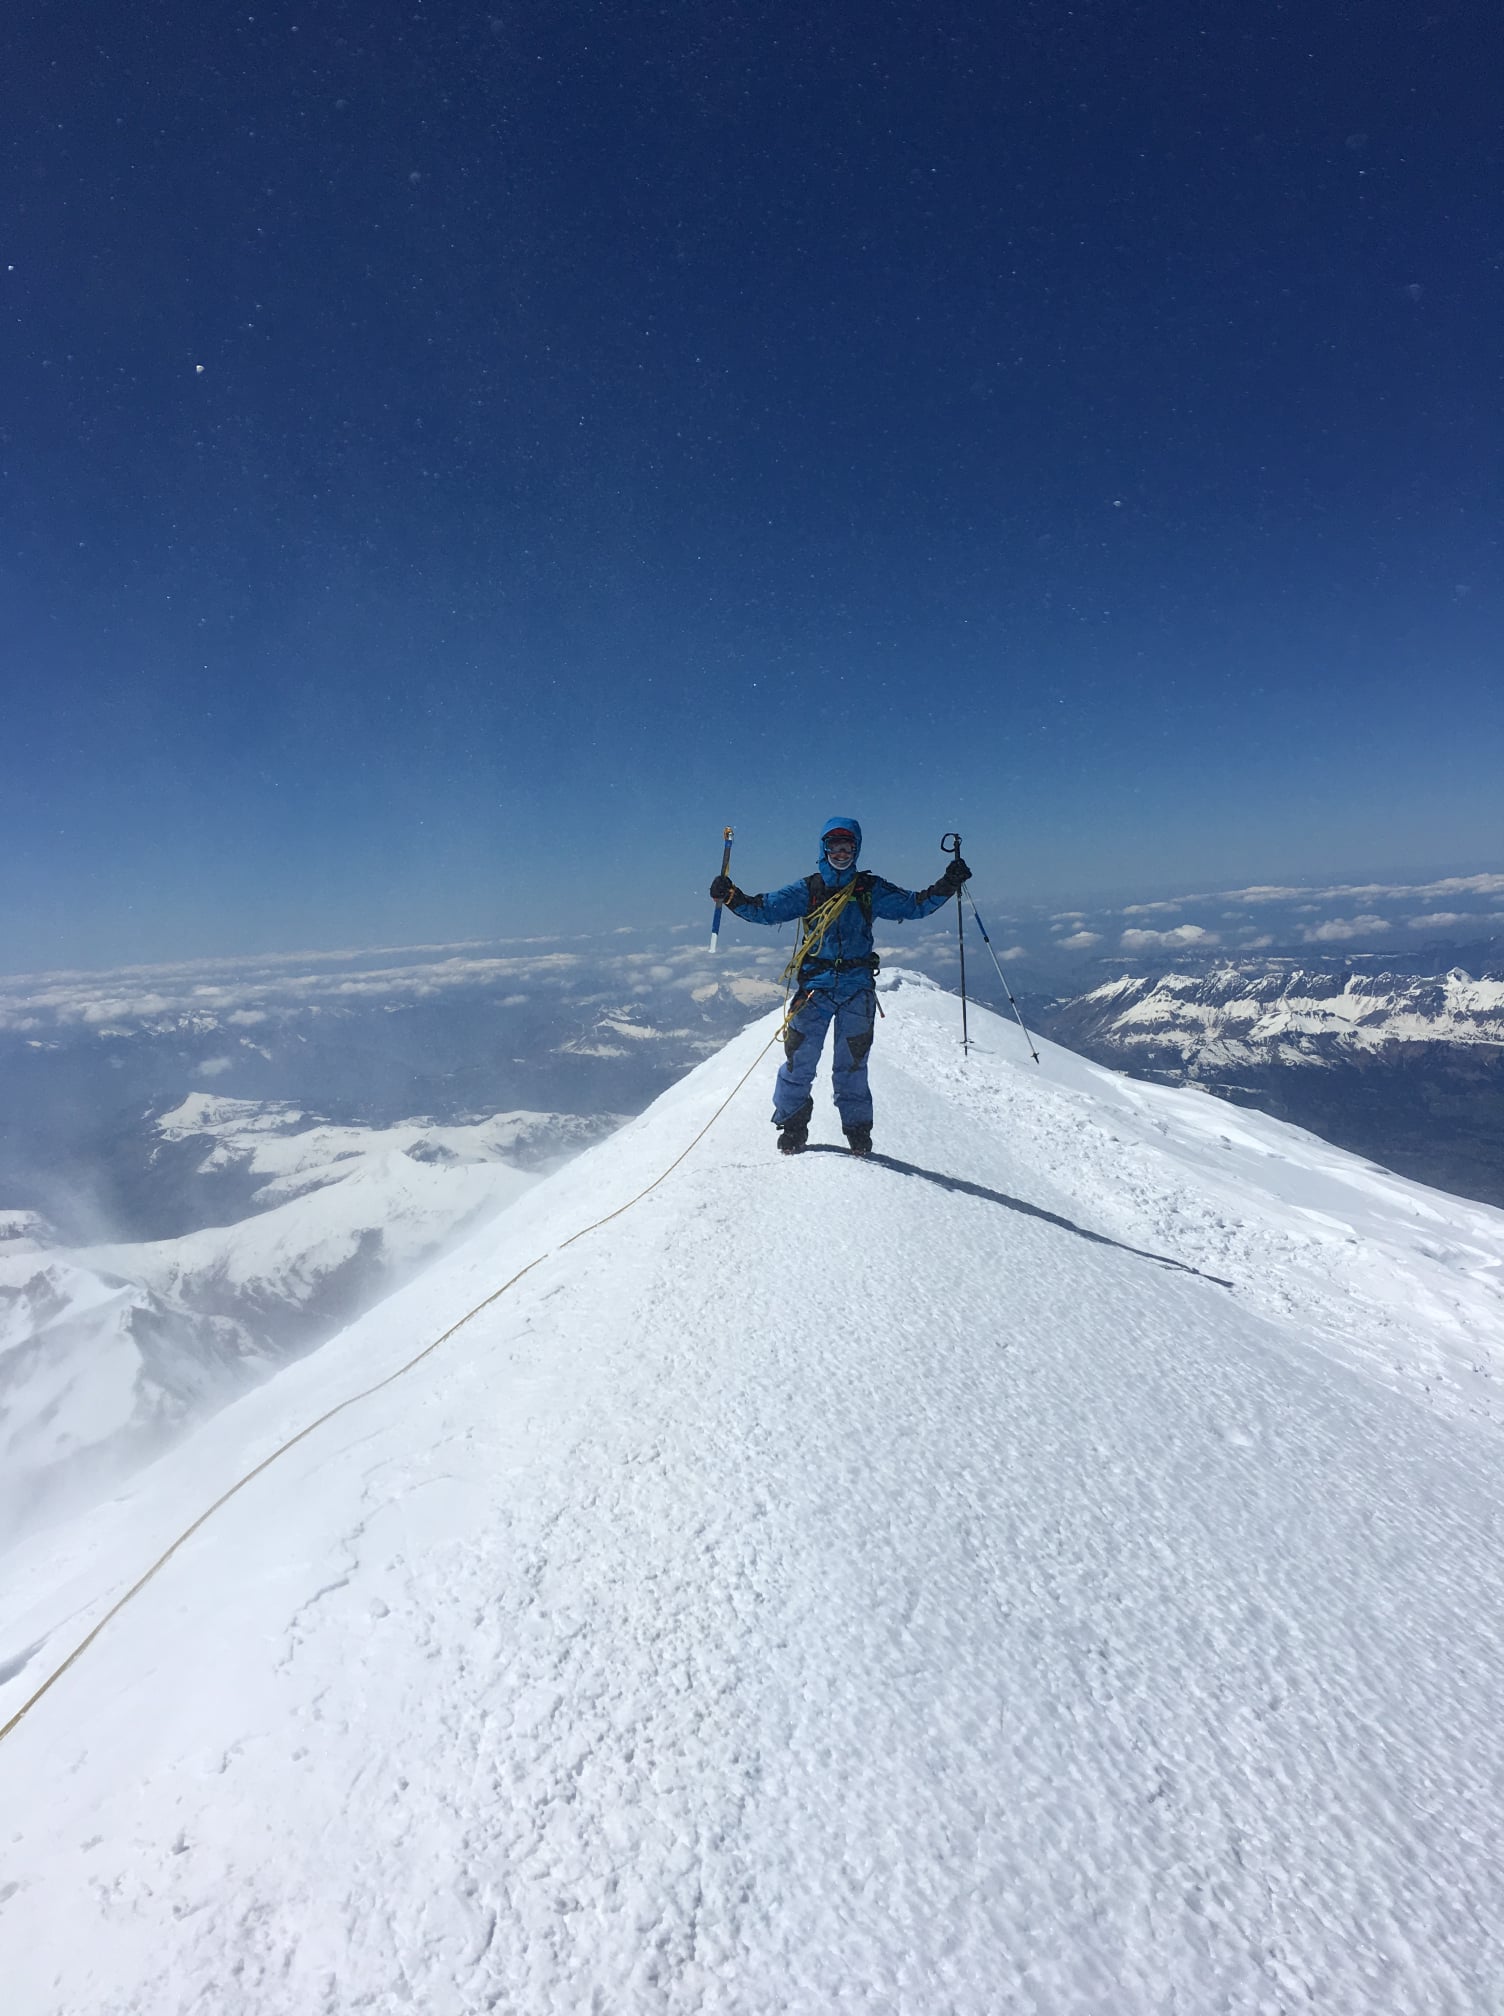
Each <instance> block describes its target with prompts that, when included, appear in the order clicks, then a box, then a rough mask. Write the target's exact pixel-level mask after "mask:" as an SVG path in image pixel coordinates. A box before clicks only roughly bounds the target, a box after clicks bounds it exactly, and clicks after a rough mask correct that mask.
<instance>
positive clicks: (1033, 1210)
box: [804, 1141, 1234, 1288]
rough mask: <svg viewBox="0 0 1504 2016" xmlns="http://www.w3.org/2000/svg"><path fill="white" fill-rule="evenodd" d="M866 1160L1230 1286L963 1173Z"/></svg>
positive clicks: (830, 1145)
mask: <svg viewBox="0 0 1504 2016" xmlns="http://www.w3.org/2000/svg"><path fill="white" fill-rule="evenodd" d="M804 1152H805V1154H806V1155H840V1156H842V1157H843V1158H846V1159H848V1160H849V1159H850V1156H851V1151H850V1150H849V1149H847V1148H837V1147H836V1145H835V1143H834V1142H833V1141H811V1142H810V1144H809V1146H808V1147H807V1148H806V1149H805V1151H804ZM861 1159H862V1160H863V1161H866V1162H876V1163H878V1164H879V1165H880V1166H881V1167H882V1168H884V1169H891V1170H892V1171H893V1172H894V1174H895V1175H898V1176H919V1177H922V1178H923V1180H924V1181H925V1182H926V1183H938V1184H939V1186H940V1188H941V1189H942V1190H954V1191H957V1192H958V1193H959V1194H960V1195H961V1196H963V1197H980V1198H981V1199H982V1201H983V1202H984V1203H986V1204H1001V1205H1002V1207H1003V1209H1004V1210H1005V1211H1017V1212H1018V1213H1019V1214H1020V1215H1021V1216H1022V1217H1025V1218H1042V1219H1043V1220H1044V1222H1045V1223H1046V1225H1058V1226H1059V1227H1060V1229H1061V1231H1062V1232H1074V1233H1075V1235H1076V1237H1077V1238H1078V1239H1090V1241H1091V1242H1092V1244H1093V1245H1094V1246H1115V1247H1116V1248H1117V1250H1118V1252H1119V1253H1132V1254H1133V1255H1134V1257H1135V1258H1136V1259H1139V1260H1152V1261H1153V1262H1154V1264H1155V1266H1156V1267H1169V1268H1171V1269H1172V1270H1173V1271H1174V1272H1175V1273H1177V1274H1194V1275H1195V1276H1196V1279H1197V1280H1198V1281H1211V1282H1214V1283H1215V1284H1216V1286H1217V1287H1218V1288H1231V1287H1232V1286H1233V1285H1234V1284H1233V1283H1232V1282H1231V1281H1224V1280H1223V1279H1222V1277H1221V1275H1220V1274H1203V1273H1202V1271H1201V1269H1200V1268H1199V1267H1191V1266H1189V1265H1188V1264H1187V1263H1186V1262H1185V1261H1184V1260H1172V1259H1171V1258H1170V1257H1169V1255H1168V1254H1165V1253H1148V1252H1146V1251H1145V1250H1144V1248H1143V1247H1142V1246H1127V1245H1125V1244H1124V1243H1123V1241H1122V1240H1121V1239H1109V1238H1108V1236H1107V1234H1106V1233H1105V1232H1091V1231H1088V1229H1087V1227H1086V1226H1084V1225H1077V1224H1074V1223H1073V1222H1072V1221H1071V1220H1070V1219H1069V1218H1062V1217H1061V1216H1060V1214H1059V1212H1057V1211H1046V1210H1044V1209H1043V1208H1042V1207H1041V1206H1040V1205H1038V1204H1026V1203H1025V1202H1024V1200H1023V1198H1022V1197H1009V1196H1008V1195H1007V1194H1006V1193H1005V1192H1004V1191H1002V1190H989V1189H988V1188H987V1187H986V1185H985V1184H982V1183H968V1182H967V1180H966V1178H965V1177H964V1176H942V1175H941V1174H940V1172H939V1170H938V1169H921V1168H920V1167H919V1165H918V1164H917V1163H915V1162H900V1161H899V1160H898V1158H897V1156H896V1155H879V1154H877V1153H875V1152H874V1153H873V1154H871V1155H866V1156H863V1157H862V1158H861Z"/></svg>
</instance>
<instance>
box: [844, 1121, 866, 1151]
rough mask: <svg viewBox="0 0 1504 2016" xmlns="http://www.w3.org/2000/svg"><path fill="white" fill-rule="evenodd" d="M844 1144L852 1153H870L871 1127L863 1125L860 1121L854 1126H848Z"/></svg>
mask: <svg viewBox="0 0 1504 2016" xmlns="http://www.w3.org/2000/svg"><path fill="white" fill-rule="evenodd" d="M846 1146H847V1147H848V1148H849V1149H850V1150H851V1152H852V1154H853V1155H870V1154H871V1153H872V1129H871V1127H864V1126H862V1124H861V1123H860V1122H858V1123H857V1125H856V1126H855V1127H848V1128H847V1129H846Z"/></svg>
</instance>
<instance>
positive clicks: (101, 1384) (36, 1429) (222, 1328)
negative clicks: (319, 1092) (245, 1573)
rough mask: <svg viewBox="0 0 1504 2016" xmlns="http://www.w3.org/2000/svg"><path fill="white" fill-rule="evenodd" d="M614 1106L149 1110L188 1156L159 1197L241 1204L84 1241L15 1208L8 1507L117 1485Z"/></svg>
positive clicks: (1, 1375)
mask: <svg viewBox="0 0 1504 2016" xmlns="http://www.w3.org/2000/svg"><path fill="white" fill-rule="evenodd" d="M616 1124H617V1116H615V1115H609V1114H608V1115H603V1116H600V1117H598V1118H595V1119H584V1118H581V1117H579V1116H576V1115H568V1114H553V1113H529V1112H518V1113H502V1114H496V1115H493V1116H492V1117H491V1118H490V1119H487V1120H484V1121H480V1122H476V1123H474V1124H470V1125H458V1126H442V1125H436V1124H432V1123H425V1122H421V1121H409V1122H406V1123H404V1124H401V1125H398V1126H392V1127H385V1128H369V1127H359V1126H354V1125H339V1126H336V1125H332V1124H330V1123H328V1122H326V1121H324V1120H322V1119H320V1118H319V1116H317V1115H316V1114H313V1113H309V1112H307V1111H305V1110H303V1109H300V1108H298V1107H295V1106H289V1105H281V1104H276V1103H270V1102H257V1101H254V1100H245V1099H223V1098H216V1097H214V1096H212V1095H209V1094H206V1093H193V1094H190V1095H189V1097H187V1098H186V1099H184V1100H182V1101H181V1102H179V1103H178V1104H177V1105H176V1106H175V1107H173V1108H171V1109H170V1110H169V1111H168V1112H166V1113H164V1114H160V1115H157V1116H155V1117H151V1116H146V1117H144V1118H143V1121H142V1125H141V1128H140V1130H139V1141H138V1143H137V1147H138V1151H139V1158H138V1159H139V1160H140V1161H141V1163H142V1164H143V1166H144V1167H145V1168H146V1170H147V1171H148V1172H150V1171H151V1170H152V1169H153V1168H154V1167H155V1166H170V1169H171V1177H170V1181H169V1182H168V1183H167V1185H166V1187H165V1188H164V1190H163V1191H162V1192H161V1193H160V1194H161V1196H166V1195H172V1196H176V1197H177V1198H179V1199H180V1200H181V1202H182V1206H183V1210H184V1214H185V1215H186V1216H188V1217H190V1218H192V1219H195V1220H202V1219H203V1218H204V1217H205V1216H206V1215H212V1216H213V1217H214V1218H216V1219H221V1220H222V1219H223V1217H224V1214H226V1213H227V1212H228V1213H230V1214H232V1215H233V1219H234V1222H229V1223H226V1222H214V1223H207V1224H202V1223H201V1224H200V1225H199V1227H198V1229H196V1230H189V1231H184V1232H180V1233H178V1234H177V1235H176V1236H173V1237H168V1238H159V1239H151V1240H142V1241H120V1240H115V1241H109V1242H98V1243H93V1244H86V1245H70V1244H68V1243H65V1241H64V1240H63V1239H62V1237H61V1236H60V1234H59V1233H58V1231H57V1230H56V1228H55V1227H54V1226H53V1225H51V1224H50V1222H49V1221H48V1220H47V1219H45V1218H44V1217H43V1216H42V1215H41V1214H40V1213H38V1212H35V1211H29V1210H3V1211H0V1480H3V1482H0V1523H4V1524H5V1525H6V1527H7V1528H8V1529H12V1530H13V1529H15V1528H16V1527H18V1526H19V1525H21V1524H23V1523H25V1522H26V1521H27V1520H29V1519H33V1518H35V1517H36V1516H38V1515H41V1514H45V1513H47V1512H48V1511H56V1510H59V1509H62V1508H64V1507H65V1506H66V1505H67V1504H69V1503H70V1502H73V1501H78V1500H86V1499H87V1498H89V1497H90V1496H92V1495H94V1494H95V1493H96V1492H98V1491H99V1490H102V1489H105V1488H108V1486H109V1485H110V1483H111V1482H112V1481H113V1480H114V1479H116V1478H117V1477H118V1476H120V1475H122V1474H123V1473H124V1472H125V1471H126V1470H128V1469H130V1468H132V1467H134V1466H135V1465H136V1464H137V1463H139V1462H140V1461H141V1460H143V1459H144V1458H145V1457H146V1456H148V1455H150V1454H152V1453H154V1452H155V1451H156V1449H158V1448H160V1447H161V1446H163V1444H164V1443H165V1442H166V1441H167V1440H169V1439H171V1437H172V1436H173V1435H175V1434H176V1433H177V1432H178V1431H179V1430H181V1429H182V1428H183V1427H185V1426H188V1425H190V1424H191V1423H193V1422H194V1421H196V1420H198V1419H201V1418H203V1417H204V1416H205V1415H207V1414H209V1413H212V1412H214V1411H215V1410H216V1409H217V1408H219V1407H220V1406H223V1405H224V1404H225V1402H227V1401H228V1400H231V1399H233V1398H235V1397H236V1395H237V1394H239V1393H241V1392H244V1391H245V1390H246V1389H247V1388H248V1387H250V1386H253V1385H255V1384H257V1383H258V1382H259V1381H260V1380H261V1379H263V1378H265V1377H266V1376H267V1374H268V1373H270V1372H272V1371H274V1370H275V1369H276V1368H277V1367H278V1366H279V1365H281V1364H284V1363H286V1362H287V1361H288V1360H289V1359H291V1358H293V1357H297V1356H299V1355H301V1354H302V1353H303V1352H305V1351H307V1350H310V1349H312V1348H313V1347H314V1346H315V1345H318V1344H320V1343H322V1342H324V1340H325V1339H326V1338H328V1337H330V1336H332V1335H333V1334H334V1332H335V1331H336V1330H339V1329H340V1328H342V1327H343V1326H344V1325H345V1324H346V1323H348V1322H350V1321H351V1320H353V1318H354V1317H356V1316H357V1315H359V1314H360V1312H361V1311H362V1310H363V1309H366V1308H368V1307H369V1306H370V1305H371V1304H372V1303H373V1302H376V1301H378V1300H379V1299H380V1298H381V1297H382V1296H383V1295H386V1294H388V1293H390V1292H391V1290H392V1289H393V1288H394V1287H396V1286H397V1285H399V1283H400V1280H401V1279H402V1278H403V1277H404V1276H405V1275H407V1274H408V1273H410V1272H411V1271H412V1270H413V1269H414V1268H415V1267H417V1266H418V1265H420V1264H421V1263H423V1262H425V1261H427V1260H430V1259H432V1258H433V1257H434V1256H435V1255H437V1254H438V1253H440V1252H442V1251H443V1250H444V1249H445V1248H446V1247H447V1246H448V1245H449V1244H450V1243H451V1241H452V1240H454V1239H455V1238H456V1237H457V1236H458V1235H460V1234H461V1233H462V1232H465V1231H467V1230H469V1229H470V1228H472V1227H474V1226H475V1225H476V1224H478V1223H480V1222H482V1221H483V1220H484V1219H485V1218H486V1217H488V1216H492V1215H494V1214H495V1213H496V1212H498V1211H500V1210H501V1209H502V1208H503V1207H504V1206H506V1205H507V1204H510V1203H512V1202H513V1201H514V1200H515V1199H516V1198H517V1197H518V1196H520V1195H521V1194H522V1192H523V1191H524V1190H526V1189H528V1188H530V1187H531V1185H532V1184H533V1183H534V1182H535V1181H536V1180H537V1178H538V1175H539V1174H540V1173H542V1171H544V1170H545V1169H548V1168H551V1167H553V1166H555V1165H556V1164H557V1163H559V1162H561V1161H563V1160H565V1159H567V1158H568V1156H569V1155H570V1154H572V1153H573V1152H575V1151H576V1150H578V1149H579V1148H582V1147H585V1146H587V1145H588V1144H589V1143H590V1142H592V1141H594V1140H597V1139H599V1138H600V1137H601V1136H602V1135H603V1134H605V1133H609V1132H610V1131H611V1130H612V1128H613V1127H614V1126H615V1125H616ZM195 1183H196V1184H197V1186H198V1187H197V1190H196V1191H195V1189H194V1187H193V1186H194V1184H195ZM159 1203H160V1197H159Z"/></svg>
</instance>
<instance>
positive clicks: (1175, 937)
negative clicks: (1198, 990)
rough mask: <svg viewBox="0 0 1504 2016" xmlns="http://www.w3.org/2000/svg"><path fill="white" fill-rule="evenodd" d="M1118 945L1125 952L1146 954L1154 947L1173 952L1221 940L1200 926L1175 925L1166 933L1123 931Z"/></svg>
mask: <svg viewBox="0 0 1504 2016" xmlns="http://www.w3.org/2000/svg"><path fill="white" fill-rule="evenodd" d="M1118 943H1119V944H1120V945H1121V947H1122V948H1123V950H1124V951H1125V952H1147V951H1149V950H1150V949H1151V948H1155V947H1158V948H1168V949H1169V950H1171V951H1174V950H1175V949H1176V948H1177V947H1184V946H1187V945H1220V944H1221V943H1222V939H1221V936H1220V934H1219V933H1218V932H1216V931H1208V930H1207V929H1206V928H1205V926H1204V925H1201V924H1175V925H1172V926H1171V928H1170V929H1169V930H1168V931H1125V932H1124V933H1123V935H1122V937H1121V938H1120V939H1119V940H1118Z"/></svg>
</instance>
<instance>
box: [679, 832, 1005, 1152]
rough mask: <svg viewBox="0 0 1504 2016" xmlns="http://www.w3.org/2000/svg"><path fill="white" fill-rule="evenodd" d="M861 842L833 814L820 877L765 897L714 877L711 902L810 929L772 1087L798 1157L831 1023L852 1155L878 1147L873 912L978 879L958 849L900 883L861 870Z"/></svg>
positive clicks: (756, 919) (776, 1118)
mask: <svg viewBox="0 0 1504 2016" xmlns="http://www.w3.org/2000/svg"><path fill="white" fill-rule="evenodd" d="M861 850H862V829H861V827H860V826H859V825H858V824H857V822H856V820H855V819H849V818H840V819H829V820H827V821H826V823H825V826H824V829H823V830H822V832H821V834H820V859H819V865H818V866H817V868H816V870H815V872H814V874H813V875H806V876H805V877H804V878H803V879H802V880H801V881H798V882H790V883H789V884H787V886H786V887H784V888H782V889H774V890H773V891H771V893H769V894H768V895H765V896H745V895H743V893H742V891H741V890H740V889H738V888H737V886H736V884H735V883H734V882H733V881H731V880H730V878H729V877H728V876H726V875H717V877H716V878H715V880H714V881H713V882H712V883H711V885H710V894H711V898H712V900H713V901H714V902H716V903H724V904H725V905H726V907H727V909H728V910H730V911H731V912H732V913H733V914H734V915H735V916H737V917H741V918H744V919H745V921H746V922H747V923H748V924H787V923H789V922H790V921H791V920H792V919H793V918H795V917H798V918H801V919H803V920H804V937H803V939H802V941H801V945H800V949H799V951H798V952H796V953H795V955H794V959H793V961H792V962H791V970H792V972H793V976H794V998H793V1000H792V1001H791V1002H790V1003H789V1013H788V1019H787V1021H786V1022H785V1024H784V1031H783V1048H784V1061H783V1063H782V1065H781V1066H780V1067H779V1072H778V1078H777V1081H776V1083H775V1086H774V1090H773V1124H774V1126H775V1127H777V1129H778V1130H779V1131H778V1146H779V1148H780V1149H781V1150H782V1151H783V1153H784V1154H785V1155H797V1154H798V1153H799V1151H800V1149H801V1148H803V1147H804V1145H805V1143H806V1142H807V1141H808V1139H809V1123H810V1116H811V1115H812V1114H813V1112H814V1110H815V1106H814V1100H813V1098H812V1097H811V1088H812V1087H813V1085H814V1082H815V1068H816V1066H817V1065H818V1064H819V1062H820V1052H821V1051H822V1050H823V1049H824V1047H825V1032H826V1030H827V1029H828V1028H829V1027H830V1025H831V1023H832V1022H834V1023H835V1025H836V1034H835V1052H834V1055H833V1057H832V1060H831V1079H832V1084H833V1088H834V1091H835V1101H836V1110H837V1112H838V1113H839V1114H840V1116H841V1127H842V1130H843V1131H844V1133H845V1135H846V1141H847V1144H848V1146H849V1147H850V1149H851V1152H852V1154H853V1155H870V1154H871V1153H872V1093H871V1091H870V1090H869V1088H868V1084H867V1053H868V1052H869V1051H870V1050H871V1048H872V1036H873V1028H874V1023H875V1019H876V1015H877V984H876V983H877V967H878V960H877V954H876V953H875V952H874V951H873V949H872V920H873V918H874V917H881V918H882V919H883V920H884V921H885V922H887V923H899V922H901V921H902V920H903V919H905V918H908V917H928V916H929V915H930V914H931V912H933V911H935V910H938V909H939V908H940V906H941V904H942V903H944V902H946V901H947V899H948V898H949V897H951V896H954V895H955V894H956V892H957V891H958V890H959V889H960V887H961V885H962V884H963V883H964V882H967V881H969V880H970V879H971V870H970V869H969V868H968V867H967V865H966V863H965V862H964V861H963V860H962V859H961V857H960V855H959V853H958V854H957V855H956V858H955V859H954V860H953V861H952V862H951V863H950V865H949V866H948V867H947V868H946V871H945V873H944V874H943V875H942V876H941V877H940V880H939V881H938V882H932V883H931V884H930V886H929V888H928V889H921V890H912V889H900V888H899V887H898V885H897V884H896V883H894V882H885V881H884V880H883V878H882V876H881V875H873V874H871V873H869V871H868V870H867V869H865V868H862V869H858V867H857V865H856V862H857V856H858V854H860V852H861Z"/></svg>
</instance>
